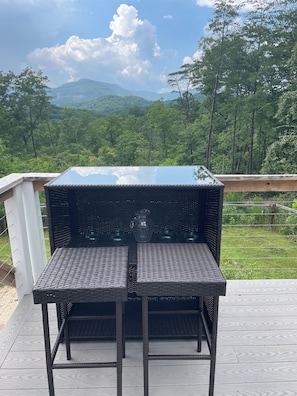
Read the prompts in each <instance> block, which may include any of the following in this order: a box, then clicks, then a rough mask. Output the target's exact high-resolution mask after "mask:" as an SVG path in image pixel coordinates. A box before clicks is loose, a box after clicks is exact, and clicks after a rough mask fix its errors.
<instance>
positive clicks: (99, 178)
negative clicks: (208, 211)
mask: <svg viewBox="0 0 297 396" xmlns="http://www.w3.org/2000/svg"><path fill="white" fill-rule="evenodd" d="M141 185H143V186H150V185H152V186H153V185H156V186H166V185H167V186H169V185H173V186H178V185H181V186H185V185H188V186H199V185H201V186H223V184H222V183H221V182H220V181H219V180H218V179H216V178H215V177H214V176H213V175H212V173H211V172H209V171H208V170H207V169H206V168H205V167H204V166H200V165H198V166H139V167H137V166H119V167H108V166H101V167H71V168H69V169H68V170H67V171H65V172H64V173H62V174H61V175H60V176H58V177H57V178H55V179H54V180H52V181H51V182H49V183H48V184H47V186H52V187H59V186H60V187H62V186H65V187H66V186H141Z"/></svg>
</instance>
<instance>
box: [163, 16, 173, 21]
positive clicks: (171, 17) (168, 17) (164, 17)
mask: <svg viewBox="0 0 297 396" xmlns="http://www.w3.org/2000/svg"><path fill="white" fill-rule="evenodd" d="M163 19H169V20H170V19H174V18H173V16H172V15H164V16H163Z"/></svg>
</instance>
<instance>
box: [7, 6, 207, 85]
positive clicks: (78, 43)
mask: <svg viewBox="0 0 297 396" xmlns="http://www.w3.org/2000/svg"><path fill="white" fill-rule="evenodd" d="M212 4H213V0H130V1H127V2H124V1H117V0H0V34H1V40H0V59H1V60H0V70H2V71H3V72H7V71H8V70H12V71H13V72H15V73H19V72H20V71H21V70H22V69H23V68H24V67H26V66H30V67H32V68H33V69H34V70H38V69H41V70H42V71H43V73H44V74H45V75H46V76H48V77H49V80H50V83H49V85H50V86H51V87H56V86H59V85H61V84H64V83H66V82H70V81H75V80H78V79H81V78H89V79H93V80H96V81H104V82H109V83H117V84H119V85H121V86H122V87H123V88H126V89H134V90H148V91H155V92H164V91H166V90H170V88H169V87H168V85H167V78H168V73H170V72H174V71H177V70H178V69H179V67H180V66H181V65H182V64H183V63H184V62H185V60H188V61H189V60H190V59H193V57H195V53H196V52H197V48H198V40H199V39H200V38H201V36H202V35H203V33H204V29H205V26H206V25H207V22H208V21H209V19H210V18H211V17H212V12H213V9H212Z"/></svg>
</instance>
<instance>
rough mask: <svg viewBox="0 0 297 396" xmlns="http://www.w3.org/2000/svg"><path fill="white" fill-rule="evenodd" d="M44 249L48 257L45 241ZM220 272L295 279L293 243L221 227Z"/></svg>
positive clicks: (5, 251)
mask: <svg viewBox="0 0 297 396" xmlns="http://www.w3.org/2000/svg"><path fill="white" fill-rule="evenodd" d="M47 237H48V236H47V234H46V238H47ZM46 246H47V253H48V256H49V254H50V253H49V241H48V239H46ZM0 261H4V262H6V263H8V264H11V252H10V246H9V240H8V236H7V235H2V236H0ZM221 269H222V272H223V274H224V276H225V277H226V279H293V278H297V244H296V242H293V241H291V240H290V239H289V238H288V237H287V236H285V235H281V234H279V233H277V232H274V231H271V230H270V229H268V228H266V229H265V228H262V227H247V226H244V227H240V226H224V227H223V232H222V244H221Z"/></svg>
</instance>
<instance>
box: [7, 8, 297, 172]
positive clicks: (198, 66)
mask: <svg viewBox="0 0 297 396" xmlns="http://www.w3.org/2000/svg"><path fill="white" fill-rule="evenodd" d="M248 4H249V6H251V5H252V6H253V7H249V8H247V11H242V10H239V9H238V7H237V6H236V2H235V1H234V2H233V1H232V0H228V1H224V0H223V1H217V2H216V4H215V9H214V14H213V18H212V20H211V21H210V22H209V25H208V31H207V32H206V34H205V37H203V38H202V39H201V40H200V42H199V43H198V48H197V53H198V52H199V53H200V54H201V56H200V58H199V59H197V60H195V61H194V62H193V63H191V64H188V65H182V66H181V67H180V69H179V70H178V71H176V72H174V73H171V74H170V75H169V76H168V84H169V86H171V89H172V90H174V91H177V92H178V94H179V97H178V99H176V100H174V101H172V102H164V101H163V100H158V101H154V102H152V103H151V104H150V105H149V106H148V107H137V106H134V107H131V108H129V109H128V110H127V112H126V113H125V114H121V115H119V114H109V115H106V116H104V117H103V116H102V115H101V116H99V115H96V113H95V112H94V111H86V110H76V109H73V108H57V107H55V106H53V105H51V97H50V96H49V95H48V92H49V91H48V85H49V81H48V78H47V77H46V76H44V75H43V73H42V72H41V71H38V72H35V71H33V70H32V69H30V68H26V69H24V70H23V71H22V72H21V73H20V74H19V75H16V74H14V73H13V72H8V73H4V72H0V176H4V175H6V174H9V173H12V172H28V171H30V172H31V171H34V172H61V171H64V170H65V169H67V168H68V167H69V166H74V165H81V166H86V165H92V166H93V165H94V166H95V165H96V166H100V165H109V166H112V165H136V166H139V165H191V164H199V165H206V166H207V167H208V168H209V169H210V170H211V171H212V172H214V173H244V174H249V173H297V136H296V127H297V5H296V0H265V1H261V0H255V1H254V0H252V1H249V2H248ZM195 90H197V92H199V93H201V94H202V95H203V99H202V100H197V99H196V97H195V96H194V95H193V92H194V91H195Z"/></svg>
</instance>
